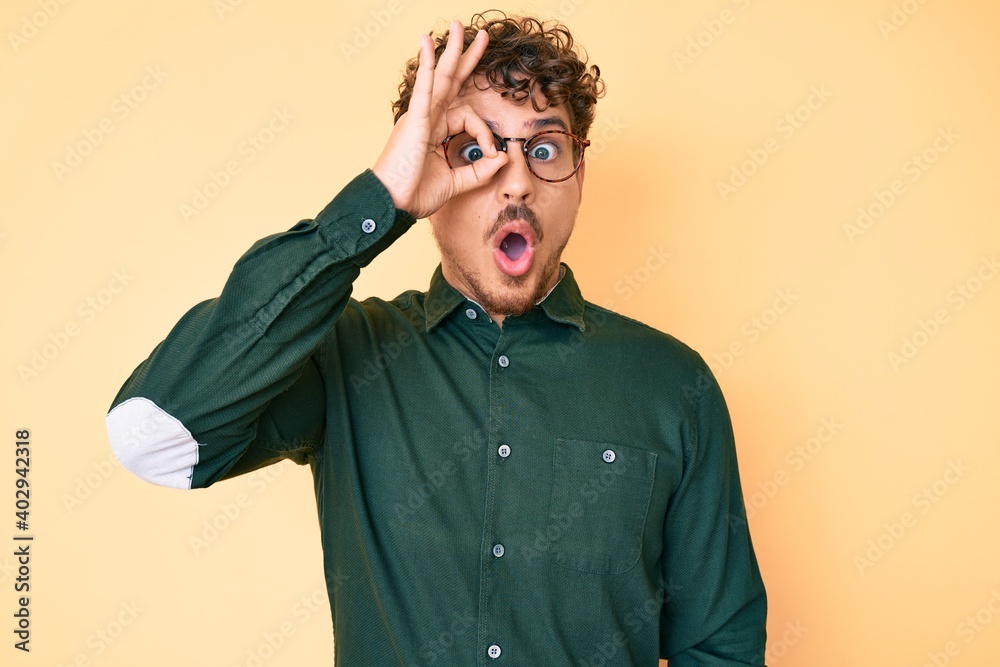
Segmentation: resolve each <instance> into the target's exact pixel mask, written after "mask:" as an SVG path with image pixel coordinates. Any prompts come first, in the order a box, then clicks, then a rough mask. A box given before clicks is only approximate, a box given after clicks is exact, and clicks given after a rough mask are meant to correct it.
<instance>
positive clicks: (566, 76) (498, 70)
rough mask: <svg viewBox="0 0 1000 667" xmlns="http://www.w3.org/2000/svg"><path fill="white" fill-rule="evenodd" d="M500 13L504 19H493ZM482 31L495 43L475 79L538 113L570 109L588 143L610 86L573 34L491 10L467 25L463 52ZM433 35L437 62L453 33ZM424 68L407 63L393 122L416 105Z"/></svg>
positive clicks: (572, 121) (575, 127)
mask: <svg viewBox="0 0 1000 667" xmlns="http://www.w3.org/2000/svg"><path fill="white" fill-rule="evenodd" d="M494 12H496V13H498V14H499V17H496V16H494V17H491V16H488V15H491V14H494ZM479 30H485V31H486V32H487V34H488V35H489V38H490V39H489V44H488V45H487V47H486V52H485V53H484V54H483V57H482V58H480V60H479V63H478V64H477V65H476V69H475V70H474V71H473V72H472V75H471V76H470V80H472V78H473V77H475V76H476V75H482V76H484V77H485V78H486V81H487V83H488V88H493V90H496V91H497V92H499V93H500V94H501V96H503V97H509V98H511V99H512V100H513V101H514V102H515V103H517V104H523V103H524V101H525V100H530V101H531V106H532V107H533V108H534V109H535V111H539V112H540V111H544V110H545V109H546V108H548V107H549V106H559V105H561V104H566V106H567V111H568V113H569V119H570V131H571V132H573V133H574V134H577V135H579V136H581V137H584V138H585V137H586V136H587V132H589V131H590V126H591V125H592V124H593V122H594V106H595V105H596V104H597V99H598V98H599V97H601V96H603V95H604V81H603V80H602V79H601V70H600V68H598V67H597V65H590V66H589V67H588V66H587V56H586V53H585V52H584V54H583V55H582V56H581V55H580V54H578V53H577V51H576V50H575V49H574V48H573V36H572V35H571V34H570V32H569V30H568V29H567V28H566V27H565V26H564V25H562V24H559V23H556V22H542V21H539V20H538V19H535V18H531V17H527V16H515V17H508V16H507V15H506V14H505V13H504V12H502V11H500V10H489V11H487V12H483V13H480V14H475V15H474V16H473V17H472V21H471V23H470V24H469V25H467V26H465V39H464V46H463V50H464V49H466V48H468V47H469V45H470V44H471V43H472V40H473V39H475V37H476V33H477V32H478V31H479ZM430 35H431V38H432V39H434V42H435V47H434V60H435V61H437V60H438V59H440V57H441V54H442V53H444V49H445V46H446V45H447V43H448V31H447V29H446V30H444V31H443V32H442V33H441V34H438V35H434V33H433V32H432V33H430ZM418 64H419V59H418V58H417V57H414V58H411V59H410V60H409V61H408V62H407V63H406V69H405V70H404V71H403V81H402V82H401V83H400V84H399V99H398V100H396V101H395V102H393V103H392V109H393V113H394V118H393V123H395V122H396V121H398V120H399V118H400V116H402V115H403V114H404V113H406V110H407V109H408V108H409V106H410V97H411V96H412V95H413V84H414V82H415V81H416V78H417V66H418ZM536 86H537V89H538V92H540V93H541V96H542V98H543V100H541V101H540V100H539V99H538V95H536ZM477 87H478V86H477ZM482 90H487V88H482ZM542 102H544V105H543V103H542Z"/></svg>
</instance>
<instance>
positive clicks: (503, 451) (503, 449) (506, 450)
mask: <svg viewBox="0 0 1000 667" xmlns="http://www.w3.org/2000/svg"><path fill="white" fill-rule="evenodd" d="M497 454H499V455H500V458H502V459H505V458H507V457H508V456H510V447H508V446H507V445H500V448H499V449H498V450H497Z"/></svg>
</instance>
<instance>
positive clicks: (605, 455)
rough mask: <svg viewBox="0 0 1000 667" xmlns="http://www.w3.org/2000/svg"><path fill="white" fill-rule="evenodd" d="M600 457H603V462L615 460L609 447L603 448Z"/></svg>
mask: <svg viewBox="0 0 1000 667" xmlns="http://www.w3.org/2000/svg"><path fill="white" fill-rule="evenodd" d="M601 457H602V458H603V459H604V462H605V463H611V462H612V461H614V460H615V453H614V452H613V451H611V450H610V449H605V450H604V453H603V454H601Z"/></svg>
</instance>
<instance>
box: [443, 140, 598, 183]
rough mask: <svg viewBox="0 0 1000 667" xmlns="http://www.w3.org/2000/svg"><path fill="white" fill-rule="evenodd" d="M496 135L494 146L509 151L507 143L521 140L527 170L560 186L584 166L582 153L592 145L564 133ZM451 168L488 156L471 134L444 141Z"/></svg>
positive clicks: (446, 156)
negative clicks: (518, 135) (525, 135)
mask: <svg viewBox="0 0 1000 667" xmlns="http://www.w3.org/2000/svg"><path fill="white" fill-rule="evenodd" d="M491 134H493V145H494V146H495V147H496V149H497V150H498V151H504V152H508V151H507V142H508V141H520V142H522V144H521V152H522V153H524V160H525V162H526V163H527V164H528V171H530V172H531V173H532V174H534V176H535V178H538V179H539V180H542V181H545V182H546V183H559V182H561V181H565V180H566V179H568V178H570V177H571V176H572V175H573V174H575V173H576V172H577V171H578V170H579V169H580V165H581V164H583V151H584V149H585V148H587V146H589V145H590V141H588V140H587V139H581V138H580V137H578V136H576V135H575V134H570V133H569V132H564V131H562V130H545V131H544V132H539V133H538V134H533V135H531V136H530V137H501V136H500V135H498V134H496V133H491ZM441 145H442V146H444V157H445V160H447V162H448V166H449V167H451V168H452V169H458V168H459V167H464V166H466V165H470V164H472V163H473V162H475V161H476V160H479V159H481V158H483V157H484V156H485V153H484V152H483V149H482V148H481V147H480V146H479V140H478V139H476V138H475V137H473V136H472V135H471V134H469V133H468V132H462V133H461V134H455V135H452V136H450V137H447V138H446V139H445V140H444V141H442V142H441Z"/></svg>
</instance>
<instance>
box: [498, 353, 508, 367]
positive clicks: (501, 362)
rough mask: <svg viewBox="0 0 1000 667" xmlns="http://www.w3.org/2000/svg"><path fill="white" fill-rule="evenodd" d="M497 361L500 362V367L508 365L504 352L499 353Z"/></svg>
mask: <svg viewBox="0 0 1000 667" xmlns="http://www.w3.org/2000/svg"><path fill="white" fill-rule="evenodd" d="M497 363H498V364H500V368H507V366H509V365H510V359H508V358H507V355H506V354H501V355H500V358H499V359H497Z"/></svg>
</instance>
